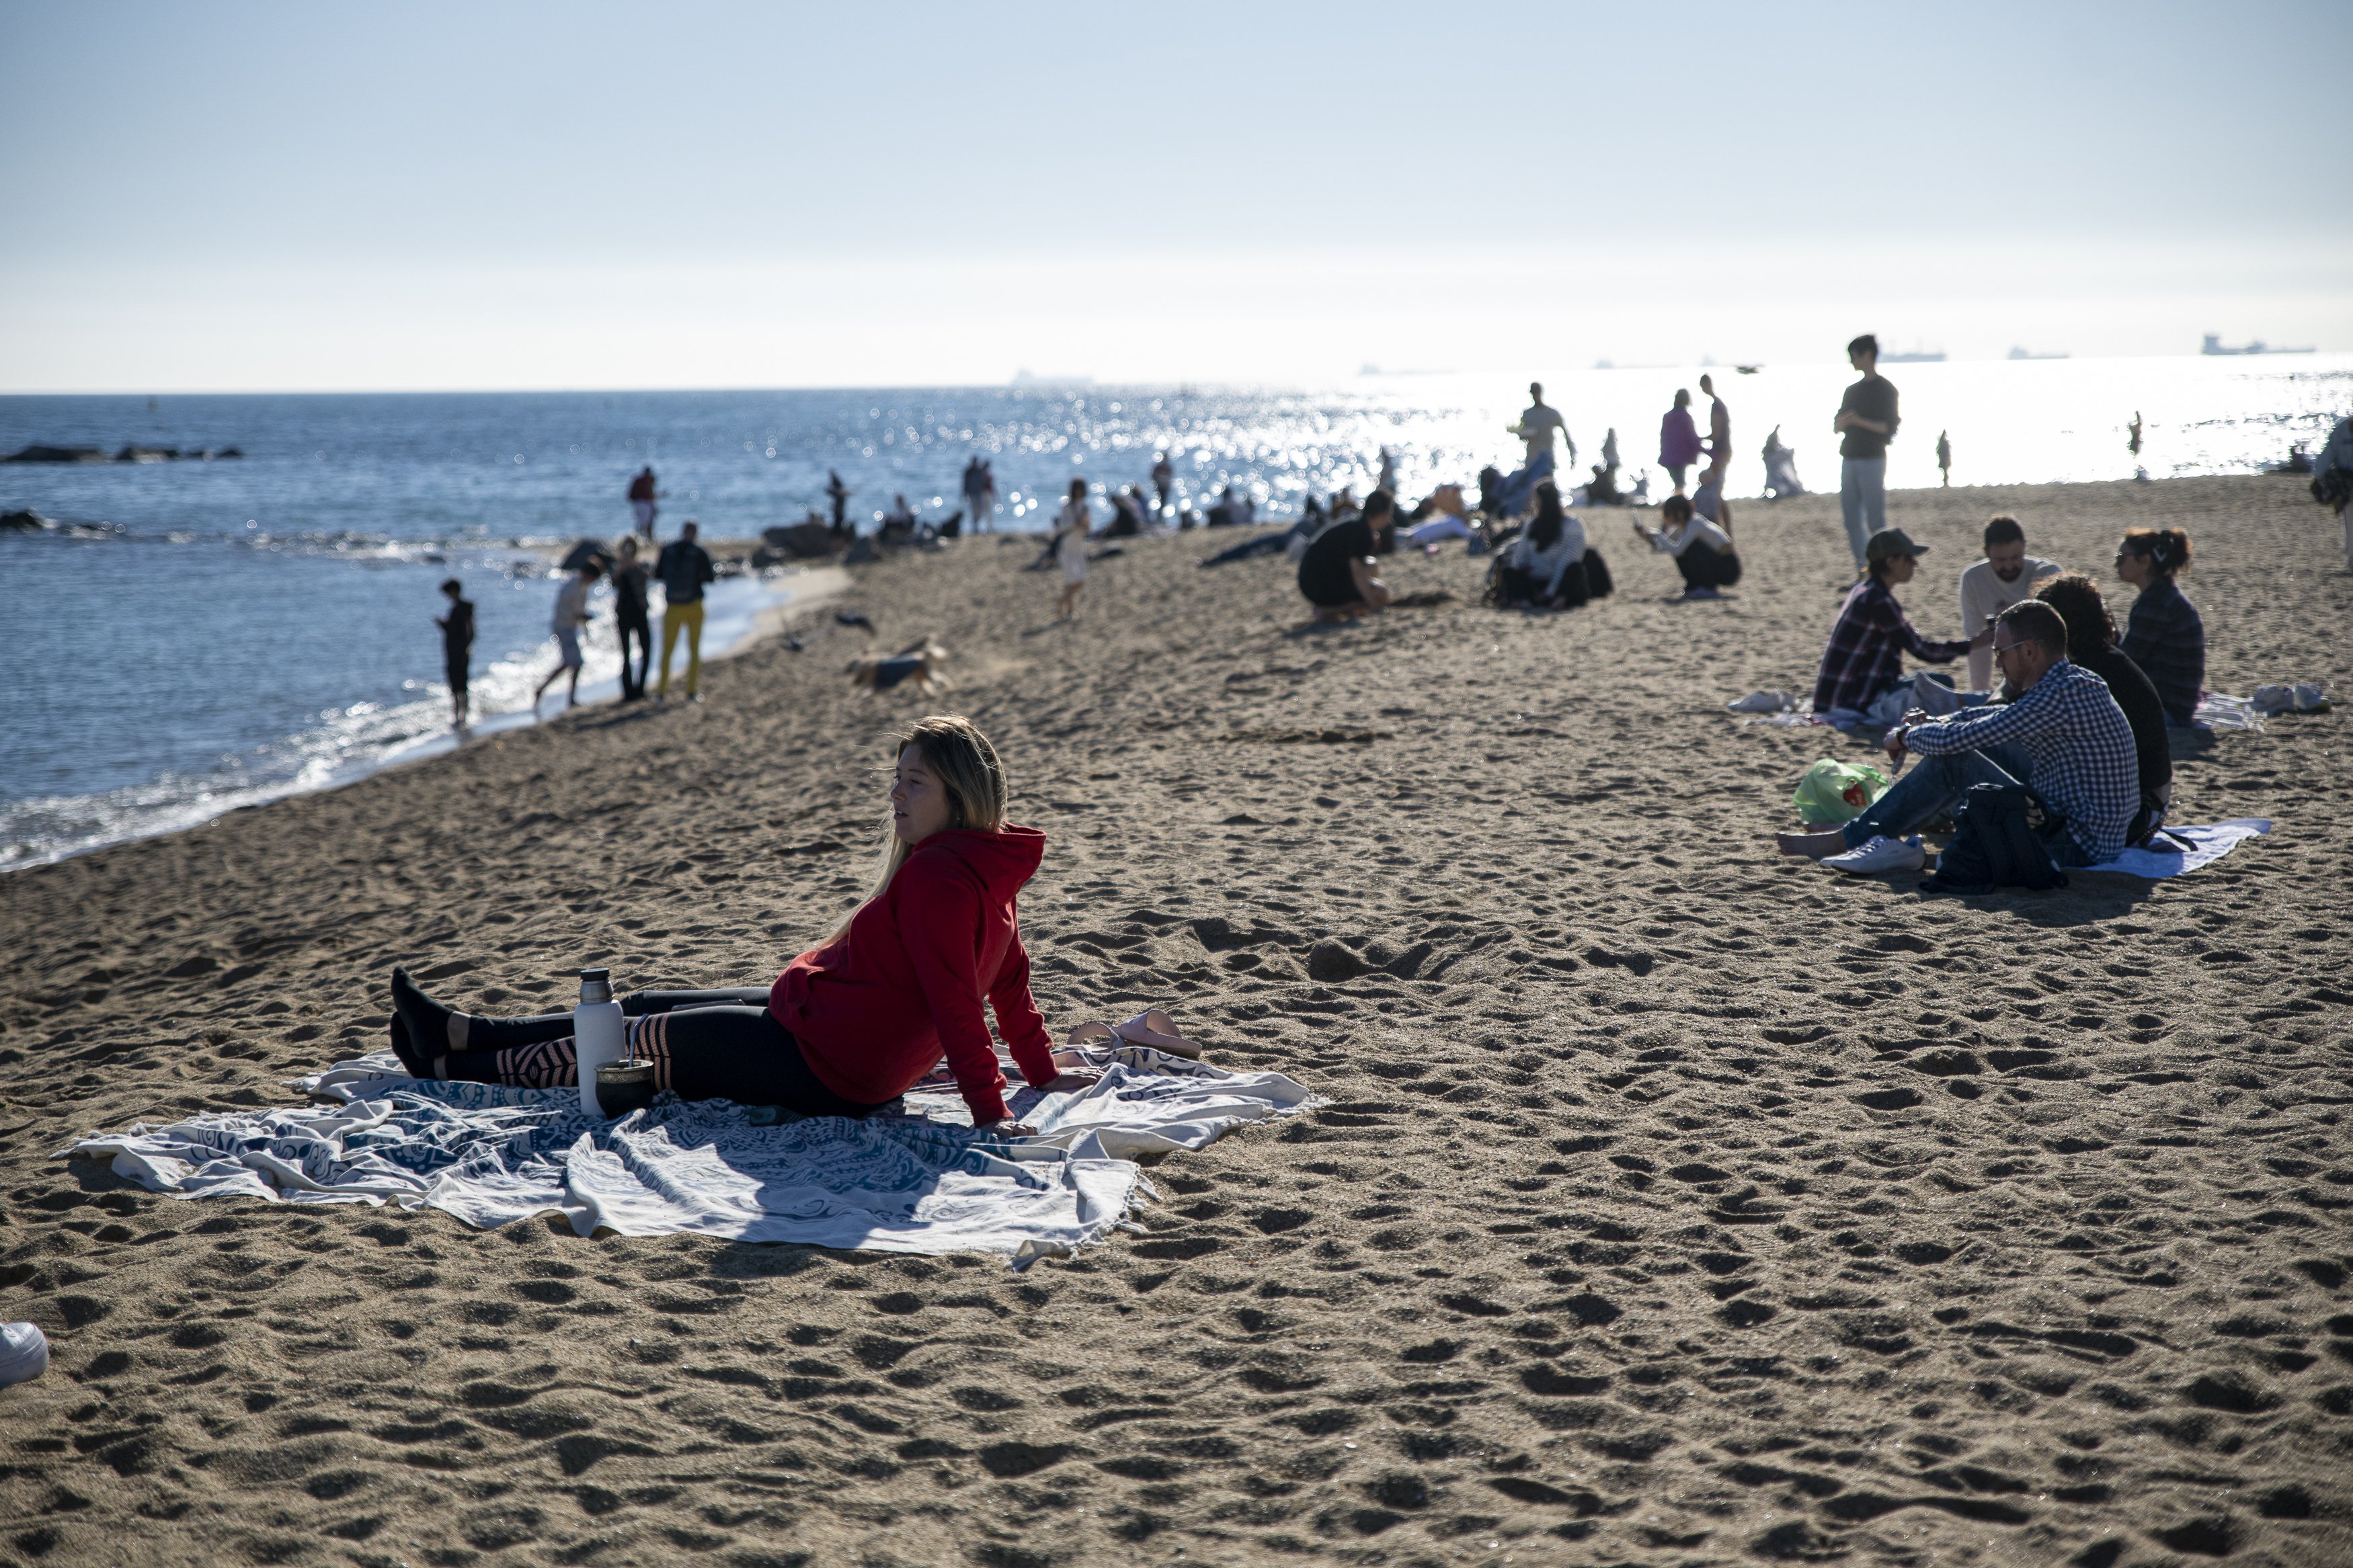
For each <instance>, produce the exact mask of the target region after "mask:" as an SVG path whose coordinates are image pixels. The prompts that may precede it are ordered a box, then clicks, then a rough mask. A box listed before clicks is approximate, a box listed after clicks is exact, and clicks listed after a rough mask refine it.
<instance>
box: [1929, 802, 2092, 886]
mask: <svg viewBox="0 0 2353 1568" xmlns="http://www.w3.org/2000/svg"><path fill="white" fill-rule="evenodd" d="M2033 801H2034V797H2033V796H2032V795H2031V794H2030V793H2029V792H2028V790H2027V788H2026V786H2025V785H2024V784H1971V785H1970V786H1969V789H1968V794H1967V795H1963V796H1962V797H1961V805H1960V808H1959V809H1958V810H1957V811H1956V812H1954V813H1953V823H1954V826H1955V829H1956V831H1955V832H1954V834H1953V842H1952V843H1951V844H1950V845H1949V846H1948V847H1947V848H1946V850H1945V852H1944V853H1943V854H1941V855H1939V856H1937V857H1936V875H1935V876H1933V877H1931V878H1929V879H1927V880H1926V881H1925V882H1923V883H1921V884H1920V890H1921V891H1922V892H1926V893H1990V892H1992V891H1993V890H1994V889H1996V888H2026V889H2031V890H2032V891H2034V892H2042V891H2043V890H2044V889H2049V888H2063V887H2065V886H2066V885H2067V874H2066V873H2065V872H2064V871H2062V870H2060V869H2059V868H2058V867H2056V866H2054V865H2052V863H2051V852H2050V851H2049V850H2047V849H2045V848H2044V847H2042V838H2041V837H2038V836H2037V835H2036V833H2035V831H2034V827H2033V825H2032V823H2031V821H2030V820H2029V817H2028V815H2027V813H2028V808H2029V807H2030V806H2031V805H2033Z"/></svg>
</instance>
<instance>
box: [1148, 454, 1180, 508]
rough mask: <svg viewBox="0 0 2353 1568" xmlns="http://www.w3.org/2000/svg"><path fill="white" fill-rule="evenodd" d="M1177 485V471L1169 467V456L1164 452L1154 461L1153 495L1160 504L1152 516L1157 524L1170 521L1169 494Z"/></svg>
mask: <svg viewBox="0 0 2353 1568" xmlns="http://www.w3.org/2000/svg"><path fill="white" fill-rule="evenodd" d="M1175 488H1176V469H1175V468H1170V467H1169V466H1168V454H1167V453H1166V452H1162V453H1160V454H1159V455H1158V456H1156V457H1155V458H1153V459H1152V494H1153V496H1154V498H1155V500H1156V501H1157V503H1158V504H1157V508H1156V510H1155V511H1154V512H1153V514H1152V518H1153V521H1155V522H1166V521H1168V492H1169V491H1170V490H1171V489H1175Z"/></svg>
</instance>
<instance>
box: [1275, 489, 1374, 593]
mask: <svg viewBox="0 0 2353 1568" xmlns="http://www.w3.org/2000/svg"><path fill="white" fill-rule="evenodd" d="M1396 511H1397V502H1396V500H1395V499H1394V498H1393V497H1391V496H1390V494H1389V492H1388V491H1387V490H1375V491H1374V492H1373V493H1372V494H1371V495H1368V496H1366V498H1365V510H1363V511H1361V512H1359V513H1357V514H1356V516H1354V517H1346V516H1340V517H1337V519H1336V521H1334V522H1333V523H1332V525H1331V526H1330V527H1328V528H1326V529H1324V531H1323V532H1321V533H1319V534H1317V535H1316V536H1315V539H1314V542H1313V543H1311V544H1309V545H1308V547H1307V549H1306V552H1304V553H1303V554H1302V555H1301V556H1300V557H1299V591H1300V592H1301V593H1303V594H1304V595H1307V602H1308V603H1309V604H1311V605H1314V606H1315V618H1316V619H1317V620H1318V621H1346V620H1354V619H1355V618H1356V616H1369V615H1373V614H1375V613H1377V611H1379V610H1380V609H1381V608H1382V607H1383V606H1385V605H1388V602H1389V589H1388V584H1386V583H1384V582H1382V581H1381V580H1380V577H1379V576H1378V575H1377V573H1376V571H1375V568H1374V565H1373V556H1374V555H1375V553H1377V546H1376V541H1375V539H1374V534H1375V532H1376V531H1377V530H1379V529H1381V528H1383V527H1385V526H1387V525H1388V523H1389V521H1390V520H1391V519H1392V517H1393V516H1394V515H1395V513H1396Z"/></svg>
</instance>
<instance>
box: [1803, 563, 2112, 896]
mask: <svg viewBox="0 0 2353 1568" xmlns="http://www.w3.org/2000/svg"><path fill="white" fill-rule="evenodd" d="M1993 632H1994V639H1993V656H1994V663H1995V665H1996V666H1997V667H1998V668H2000V671H2001V675H2002V679H2003V682H2004V688H2003V689H2004V691H2005V693H2006V694H2007V695H2008V696H2009V698H2010V700H2009V701H2008V702H2006V703H2003V704H2000V705H1997V706H1994V707H1988V708H1969V709H1965V710H1962V711H1960V712H1958V713H1955V714H1950V715H1947V717H1945V718H1943V719H1935V720H1932V719H1930V718H1928V716H1927V715H1926V714H1925V713H1923V712H1921V711H1919V710H1917V709H1915V710H1912V711H1911V712H1908V713H1906V714H1905V716H1904V721H1903V722H1902V723H1900V724H1898V725H1897V726H1896V727H1895V728H1894V729H1893V730H1891V731H1888V734H1887V754H1888V756H1889V757H1890V758H1891V759H1892V760H1893V761H1894V763H1895V764H1896V766H1897V767H1898V768H1899V769H1900V768H1901V767H1902V766H1903V763H1904V758H1905V754H1906V753H1907V752H1916V753H1917V754H1918V756H1919V758H1920V765H1919V766H1918V767H1917V768H1916V769H1915V770H1914V771H1913V772H1912V773H1911V774H1910V776H1908V777H1905V778H1899V779H1898V780H1896V782H1895V784H1894V787H1892V788H1890V789H1889V790H1888V792H1887V793H1886V794H1885V795H1881V796H1880V797H1879V799H1878V800H1877V801H1876V802H1875V803H1873V805H1872V807H1871V809H1870V810H1868V811H1866V812H1864V813H1863V814H1862V816H1858V817H1856V818H1855V819H1854V820H1853V821H1852V822H1850V823H1848V824H1847V825H1846V826H1844V827H1841V828H1835V829H1833V830H1831V831H1830V832H1828V833H1784V834H1782V835H1780V836H1779V842H1780V847H1781V848H1782V850H1783V852H1784V853H1786V854H1790V855H1806V856H1810V857H1812V858H1815V859H1817V860H1828V861H1830V862H1831V864H1832V865H1834V866H1836V867H1837V868H1839V869H1840V870H1842V871H1856V872H1871V871H1902V870H1915V869H1917V868H1919V867H1920V866H1921V864H1922V863H1923V859H1924V857H1923V855H1922V852H1921V849H1920V846H1919V842H1918V840H1917V838H1916V837H1907V836H1911V835H1916V834H1917V833H1918V832H1919V830H1920V829H1921V828H1923V827H1926V826H1927V825H1928V824H1929V823H1931V822H1934V821H1935V820H1936V819H1937V818H1938V817H1940V816H1949V815H1950V814H1951V813H1952V811H1953V810H1954V808H1955V807H1957V806H1958V805H1960V803H1961V800H1962V797H1963V796H1964V795H1966V794H1967V793H1968V789H1969V786H1971V785H1972V784H2025V785H2026V787H2027V788H2028V789H2029V790H2031V791H2032V792H2033V794H2034V795H2035V797H2036V799H2037V801H2038V802H2039V803H2040V804H2041V805H2042V811H2043V816H2044V818H2045V822H2044V826H2043V828H2042V844H2043V848H2044V849H2045V850H2046V851H2048V852H2049V854H2050V856H2051V858H2052V862H2053V863H2054V864H2056V865H2059V866H2063V867H2064V866H2078V867H2080V866H2097V865H2100V864H2101V863H2103V862H2105V861H2108V860H2113V859H2115V858H2116V856H2117V855H2119V854H2120V853H2122V852H2123V850H2124V847H2125V843H2126V837H2127V836H2128V834H2129V832H2130V829H2131V827H2132V825H2133V818H2134V816H2135V814H2136V813H2137V812H2138V811H2139V809H2140V804H2141V793H2140V765H2139V762H2138V759H2137V756H2136V754H2135V752H2134V748H2133V732H2132V725H2131V724H2130V723H2129V722H2127V721H2126V719H2125V715H2124V710H2122V709H2120V708H2118V707H2117V706H2116V699H2115V698H2114V697H2113V696H2111V695H2110V694H2109V691H2108V687H2107V683H2106V682H2105V681H2104V680H2102V679H2100V678H2099V677H2098V676H2096V675H2094V674H2093V673H2092V672H2091V671H2090V670H2088V669H2085V668H2084V667H2083V666H2081V665H2079V664H2073V663H2071V662H2069V660H2068V658H2067V623H2066V621H2064V620H2063V619H2062V618H2061V616H2060V614H2059V612H2058V611H2057V610H2054V609H2052V607H2051V606H2050V605H2046V604H2044V603H2042V601H2041V600H2039V599H2029V600H2027V601H2026V602H2025V603H2023V604H2018V605H2010V608H2008V609H2006V610H2004V611H2003V612H2002V613H2001V615H2000V617H1999V618H1998V619H1997V620H1996V621H1995V622H1994V625H1993Z"/></svg>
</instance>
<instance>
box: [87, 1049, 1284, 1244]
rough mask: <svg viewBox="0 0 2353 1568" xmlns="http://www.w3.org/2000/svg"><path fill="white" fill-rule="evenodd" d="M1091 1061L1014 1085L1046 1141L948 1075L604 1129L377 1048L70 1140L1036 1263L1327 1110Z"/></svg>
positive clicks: (308, 1186) (1099, 1057)
mask: <svg viewBox="0 0 2353 1568" xmlns="http://www.w3.org/2000/svg"><path fill="white" fill-rule="evenodd" d="M1086 1054H1087V1056H1088V1058H1089V1061H1090V1063H1091V1064H1092V1065H1095V1066H1099V1067H1102V1068H1103V1069H1104V1073H1103V1081H1102V1082H1101V1083H1099V1084H1097V1085H1096V1086H1095V1087H1094V1088H1092V1089H1089V1090H1087V1091H1086V1092H1084V1093H1082V1094H1044V1095H1041V1094H1039V1092H1038V1091H1036V1090H1034V1089H1025V1090H1023V1091H1022V1092H1021V1093H1020V1094H1019V1095H1018V1096H1016V1097H1015V1099H1014V1100H1013V1109H1014V1111H1015V1114H1017V1115H1018V1116H1019V1117H1021V1118H1022V1119H1023V1120H1025V1121H1029V1122H1031V1123H1032V1124H1034V1125H1036V1126H1037V1127H1038V1128H1039V1135H1038V1136H1037V1137H1035V1138H1022V1139H1012V1140H1007V1139H1000V1138H990V1137H986V1136H984V1135H982V1134H980V1133H977V1132H975V1131H973V1130H972V1127H971V1125H970V1123H969V1120H968V1118H967V1117H966V1116H965V1110H964V1106H963V1102H962V1100H958V1099H957V1098H956V1096H955V1086H954V1084H953V1082H952V1081H949V1080H947V1079H945V1077H944V1073H943V1074H938V1075H934V1076H935V1077H938V1078H940V1079H941V1081H940V1082H938V1083H934V1082H933V1081H932V1080H930V1079H926V1080H925V1081H924V1082H923V1083H922V1084H919V1085H917V1086H916V1088H915V1089H913V1090H911V1091H910V1092H909V1094H908V1095H907V1098H906V1099H905V1100H904V1101H902V1109H901V1110H900V1111H899V1112H898V1113H897V1114H890V1113H884V1114H880V1115H877V1116H874V1117H871V1118H869V1119H868V1120H866V1121H848V1120H845V1119H843V1118H839V1117H811V1118H807V1119H795V1118H793V1117H791V1116H790V1115H789V1114H786V1113H780V1112H778V1111H777V1110H775V1109H774V1108H772V1107H764V1106H744V1105H737V1104H734V1103H733V1102H732V1101H728V1100H700V1101H694V1102H691V1103H690V1102H688V1101H684V1100H680V1099H678V1098H677V1097H676V1096H675V1095H670V1094H664V1095H662V1096H660V1097H659V1098H658V1099H657V1100H655V1101H654V1103H653V1104H652V1105H650V1106H649V1107H647V1108H646V1109H645V1110H638V1111H633V1112H631V1113H630V1114H629V1115H628V1116H625V1117H622V1118H619V1119H618V1120H617V1121H604V1120H602V1119H600V1118H597V1117H595V1116H590V1115H588V1114H586V1112H584V1111H582V1110H581V1109H580V1099H579V1096H578V1094H577V1093H576V1092H575V1090H572V1089H507V1088H502V1087H501V1086H498V1085H494V1084H480V1083H436V1082H428V1081H425V1080H422V1079H413V1078H410V1077H408V1076H407V1075H406V1073H405V1072H404V1071H403V1070H402V1069H401V1067H400V1064H399V1062H398V1060H397V1058H395V1057H393V1056H392V1055H391V1053H389V1052H378V1053H376V1054H375V1055H372V1056H367V1057H362V1058H356V1059H354V1060H351V1061H344V1062H338V1063H336V1064H335V1065H334V1066H333V1067H332V1068H328V1069H327V1070H325V1071H323V1072H320V1073H315V1074H312V1075H311V1076H310V1077H307V1078H301V1079H294V1080H293V1081H292V1087H294V1088H297V1089H305V1090H308V1091H309V1092H310V1093H311V1094H313V1095H315V1096H317V1097H319V1098H321V1099H325V1100H334V1101H338V1102H339V1103H336V1104H332V1105H326V1106H317V1105H314V1106H309V1107H304V1108H300V1109H293V1108H290V1109H284V1110H263V1111H252V1112H243V1111H240V1112H232V1113H227V1114H222V1115H214V1116H195V1117H191V1118H189V1119H188V1120H186V1121H177V1122H174V1123H172V1124H170V1125H168V1126H150V1125H148V1124H147V1123H144V1122H142V1123H139V1124H137V1125H135V1126H133V1127H132V1129H131V1130H130V1131H127V1132H121V1133H113V1134H108V1135H93V1136H90V1137H87V1138H83V1139H81V1140H80V1141H79V1142H76V1143H74V1144H73V1145H72V1146H71V1147H69V1148H68V1149H66V1150H63V1151H61V1154H63V1155H67V1156H77V1155H78V1156H81V1157H84V1158H101V1157H102V1158H110V1159H111V1160H112V1162H113V1169H114V1172H115V1173H116V1174H117V1175H120V1176H122V1177H124V1178H126V1179H127V1180H130V1181H133V1182H136V1183H138V1184H140V1185H142V1186H143V1187H146V1188H149V1189H150V1190H152V1191H154V1192H161V1193H169V1194H173V1195H174V1196H177V1197H187V1198H195V1197H212V1196H218V1195H222V1194H235V1195H239V1196H245V1197H257V1198H264V1199H268V1200H269V1201H271V1202H283V1203H372V1204H373V1203H385V1202H387V1201H388V1202H392V1203H396V1204H398V1205H401V1206H402V1207H404V1208H417V1207H420V1206H430V1207H433V1208H439V1209H447V1210H448V1212H449V1213H451V1214H453V1215H457V1216H458V1217H459V1218H460V1219H462V1220H464V1221H465V1222H466V1223H467V1224H469V1225H473V1226H483V1227H489V1226H501V1225H505V1224H507V1223H508V1222H510V1221H512V1220H518V1219H523V1218H527V1217H529V1216H530V1215H536V1214H542V1213H545V1212H546V1211H548V1210H551V1209H553V1210H555V1211H557V1212H559V1213H561V1214H563V1215H565V1217H566V1218H567V1219H568V1220H570V1221H571V1224H572V1227H573V1229H574V1230H575V1231H576V1232H577V1233H579V1234H580V1235H582V1236H587V1235H591V1234H593V1233H594V1232H595V1231H596V1230H598V1229H600V1228H602V1229H607V1230H612V1231H616V1232H617V1233H619V1234H621V1235H623V1236H663V1235H668V1234H670V1233H671V1232H675V1231H691V1232H696V1233H699V1234H702V1235H705V1236H722V1237H731V1238H733V1239H737V1240H744V1241H786V1242H802V1243H807V1244H812V1245H816V1246H820V1247H862V1248H869V1249H874V1250H880V1251H885V1252H934V1253H937V1252H989V1253H997V1254H1000V1255H1002V1256H1004V1257H1006V1258H1008V1259H1010V1260H1011V1261H1012V1263H1013V1264H1014V1266H1015V1267H1016V1268H1020V1267H1024V1266H1026V1265H1027V1264H1029V1262H1031V1261H1033V1260H1035V1259H1036V1258H1042V1257H1048V1256H1053V1255H1058V1254H1062V1253H1067V1252H1070V1251H1071V1250H1072V1249H1073V1248H1075V1247H1079V1246H1081V1245H1082V1244H1084V1243H1087V1242H1091V1241H1097V1240H1100V1239H1102V1238H1103V1236H1104V1235H1105V1234H1106V1233H1107V1232H1109V1231H1110V1230H1111V1229H1112V1227H1113V1226H1116V1225H1118V1224H1120V1223H1121V1222H1122V1220H1124V1218H1125V1217H1126V1215H1127V1211H1128V1207H1129V1205H1131V1204H1132V1203H1134V1200H1135V1197H1136V1194H1137V1193H1138V1191H1139V1189H1141V1190H1142V1191H1144V1192H1146V1193H1149V1192H1150V1190H1151V1189H1150V1186H1149V1184H1147V1183H1145V1181H1144V1179H1143V1173H1142V1171H1141V1170H1140V1169H1139V1168H1138V1167H1137V1166H1136V1165H1135V1164H1134V1158H1133V1157H1134V1156H1135V1155H1138V1154H1144V1153H1153V1152H1170V1151H1174V1150H1180V1149H1198V1148H1200V1147H1202V1146H1203V1145H1204V1144H1207V1143H1208V1142H1211V1141H1213V1140H1215V1139H1217V1138H1219V1137H1220V1136H1222V1135H1224V1134H1225V1133H1226V1132H1227V1131H1230V1130H1231V1129H1233V1128H1234V1127H1237V1126H1239V1125H1240V1124H1241V1123H1243V1122H1245V1121H1259V1120H1262V1119H1265V1118H1268V1117H1277V1116H1284V1115H1288V1114H1290V1113H1292V1112H1293V1111H1296V1110H1303V1109H1304V1108H1306V1107H1307V1106H1309V1105H1311V1104H1314V1103H1315V1101H1314V1099H1313V1097H1311V1096H1310V1095H1309V1094H1308V1092H1307V1091H1306V1090H1305V1089H1303V1088H1301V1087H1300V1086H1299V1085H1298V1084H1296V1083H1294V1082H1293V1081H1292V1080H1291V1079H1287V1078H1284V1077H1282V1075H1281V1074H1279V1073H1229V1072H1225V1071H1222V1070H1220V1069H1219V1068H1213V1067H1208V1066H1206V1065H1204V1064H1202V1063H1199V1062H1190V1061H1186V1060H1184V1059H1182V1058H1174V1057H1165V1056H1163V1055H1161V1054H1160V1053H1159V1052H1158V1051H1155V1050H1151V1049H1148V1048H1145V1047H1134V1046H1122V1047H1118V1048H1117V1049H1115V1050H1109V1051H1104V1050H1097V1051H1092V1052H1089V1053H1086ZM1017 1081H1018V1079H1017Z"/></svg>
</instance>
